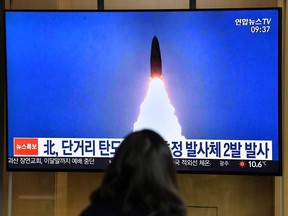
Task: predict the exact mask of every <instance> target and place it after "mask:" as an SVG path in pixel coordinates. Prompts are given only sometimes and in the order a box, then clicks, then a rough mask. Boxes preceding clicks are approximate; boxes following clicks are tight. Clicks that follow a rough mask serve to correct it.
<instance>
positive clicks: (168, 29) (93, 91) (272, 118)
mask: <svg viewBox="0 0 288 216" xmlns="http://www.w3.org/2000/svg"><path fill="white" fill-rule="evenodd" d="M266 17H268V18H272V22H271V25H270V31H269V32H268V33H251V31H250V27H248V26H236V25H235V19H237V18H250V19H257V18H266ZM6 27H7V29H6V39H7V59H8V62H7V70H8V93H9V96H8V123H9V125H8V127H9V128H8V133H9V134H8V135H9V142H12V137H13V136H18V137H19V136H20V137H21V136H22V137H23V136H26V137H27V136H31V137H123V136H124V135H126V134H127V133H128V132H130V131H131V130H132V129H133V124H134V122H135V121H136V120H137V117H138V114H139V109H140V104H141V102H142V101H143V99H144V97H145V95H146V92H147V88H148V84H149V74H150V51H151V42H152V38H153V36H154V35H156V36H157V37H158V39H159V43H160V49H161V55H162V66H163V81H164V83H165V86H166V89H167V92H168V94H169V97H170V100H171V102H172V104H173V106H174V107H175V110H176V111H175V112H176V115H177V116H178V119H179V122H180V124H181V126H182V132H183V135H184V136H185V137H186V138H190V139H193V138H197V139H249V140H253V139H268V140H273V143H275V144H277V143H278V138H277V133H278V109H277V104H278V56H277V54H278V50H277V49H278V42H277V39H278V32H277V13H276V11H272V12H271V11H270V12H269V11H267V10H264V11H260V10H259V11H255V10H247V11H241V10H233V11H228V10H226V11H225V10H224V11H220V10H218V11H194V12H187V11H186V12H184V11H182V12H180V13H179V12H178V13H177V12H171V11H170V12H145V11H143V12H114V13H113V12H89V11H86V12H79V11H78V12H72V11H70V12H68V11H65V12H63V11H62V12H60V11H56V12H55V11H54V12H9V11H8V12H6ZM155 109H157V107H155ZM275 148H276V146H275ZM274 157H275V158H277V156H275V155H274Z"/></svg>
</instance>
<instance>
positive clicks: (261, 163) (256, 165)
mask: <svg viewBox="0 0 288 216" xmlns="http://www.w3.org/2000/svg"><path fill="white" fill-rule="evenodd" d="M248 164H249V167H253V168H262V167H263V166H266V161H249V162H248Z"/></svg>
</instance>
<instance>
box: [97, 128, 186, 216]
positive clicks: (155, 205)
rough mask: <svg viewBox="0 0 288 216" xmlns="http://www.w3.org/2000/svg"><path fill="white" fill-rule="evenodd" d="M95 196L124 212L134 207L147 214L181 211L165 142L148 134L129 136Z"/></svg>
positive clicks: (138, 132) (170, 157) (147, 132)
mask: <svg viewBox="0 0 288 216" xmlns="http://www.w3.org/2000/svg"><path fill="white" fill-rule="evenodd" d="M95 195H96V198H98V199H99V197H100V199H105V200H111V201H113V202H116V204H118V205H120V206H122V207H121V208H123V211H124V212H125V211H129V210H131V209H133V208H136V207H137V208H142V209H145V210H147V211H148V212H152V211H156V212H157V211H158V212H169V211H170V212H171V211H172V210H173V209H174V210H175V209H178V208H180V209H181V208H182V207H183V203H182V201H181V199H180V197H179V194H178V189H177V184H176V171H175V167H174V165H173V159H172V155H171V151H170V149H169V147H168V145H167V144H166V142H165V141H164V139H163V138H162V137H161V136H160V135H159V134H157V133H156V132H154V131H151V130H142V131H137V132H134V133H131V134H129V135H128V136H127V137H126V138H125V139H124V140H123V142H122V143H121V145H120V146H119V148H118V150H117V151H116V154H115V156H114V158H113V160H112V162H111V164H110V166H109V167H108V169H107V170H106V173H105V176H104V179H103V182H102V186H101V187H100V189H99V190H98V192H97V193H96V194H95ZM181 211H183V209H181Z"/></svg>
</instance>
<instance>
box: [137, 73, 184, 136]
mask: <svg viewBox="0 0 288 216" xmlns="http://www.w3.org/2000/svg"><path fill="white" fill-rule="evenodd" d="M141 129H152V130H154V131H156V132H158V133H159V134H161V136H163V138H164V139H166V140H179V139H185V137H184V136H182V129H181V126H180V124H179V122H178V118H177V116H176V115H175V109H174V107H173V106H172V104H171V103H170V99H169V97H168V94H167V92H166V89H165V86H164V83H163V81H162V80H161V79H158V78H154V79H152V80H151V82H150V86H149V89H148V92H147V95H146V98H145V99H144V101H143V102H142V104H141V106H140V113H139V116H138V119H137V121H136V122H135V123H134V131H137V130H141Z"/></svg>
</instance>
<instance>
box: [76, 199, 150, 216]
mask: <svg viewBox="0 0 288 216" xmlns="http://www.w3.org/2000/svg"><path fill="white" fill-rule="evenodd" d="M95 215H97V216H122V213H121V209H120V207H118V206H116V205H114V204H113V203H110V202H104V203H91V204H90V205H89V206H88V207H86V208H85V209H84V210H83V211H82V213H81V214H80V216H95ZM128 215H129V216H147V214H146V213H144V212H143V211H139V210H137V209H136V210H133V211H132V212H130V213H129V214H128Z"/></svg>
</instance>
